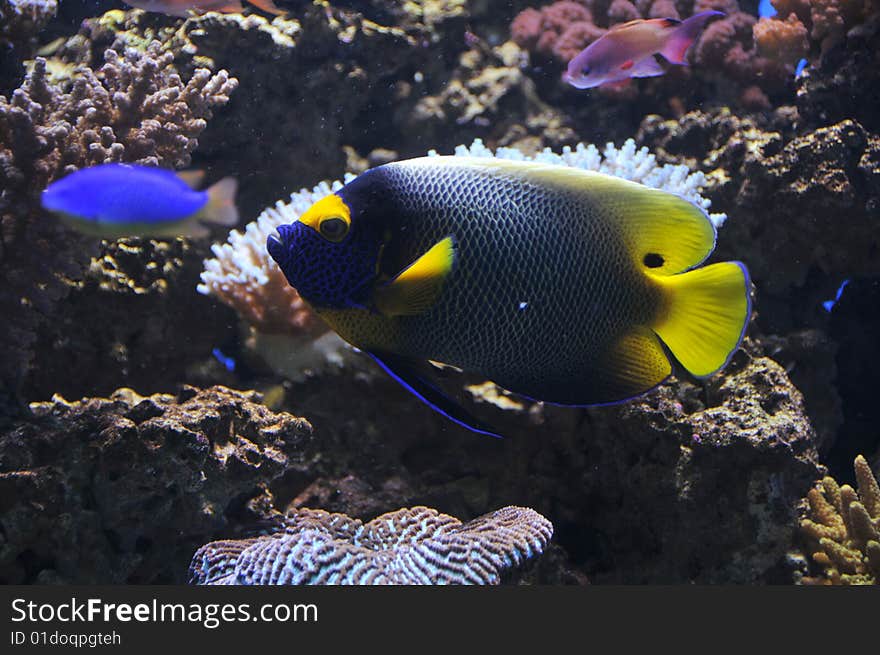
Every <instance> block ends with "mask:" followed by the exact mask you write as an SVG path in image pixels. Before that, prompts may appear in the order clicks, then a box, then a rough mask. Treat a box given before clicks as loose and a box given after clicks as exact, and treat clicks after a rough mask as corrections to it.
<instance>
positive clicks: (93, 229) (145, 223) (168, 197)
mask: <svg viewBox="0 0 880 655" xmlns="http://www.w3.org/2000/svg"><path fill="white" fill-rule="evenodd" d="M201 178H202V173H201V171H186V172H183V173H174V172H173V171H169V170H166V169H163V168H150V167H147V166H134V165H127V164H102V165H100V166H93V167H91V168H83V169H81V170H78V171H76V172H74V173H71V174H70V175H67V176H66V177H63V178H62V179H60V180H58V181H56V182H53V183H52V184H50V185H49V186H48V187H47V188H46V190H45V191H43V196H42V204H43V207H44V208H45V209H48V210H49V211H52V212H54V213H56V214H57V215H58V216H59V217H60V218H61V219H62V220H63V221H64V222H65V223H67V224H68V225H70V226H72V227H73V228H75V229H76V230H78V231H80V232H82V233H84V234H88V235H91V236H97V237H101V238H103V239H118V238H120V237H128V236H143V237H178V236H184V237H202V236H206V235H207V234H209V230H208V228H207V227H206V226H205V225H203V224H202V223H203V222H204V223H214V224H217V225H225V226H232V225H235V224H236V223H238V210H237V209H236V207H235V192H236V190H237V189H238V183H237V182H236V180H235V178H232V177H225V178H223V179H222V180H220V181H219V182H217V183H216V184H214V185H213V186H211V187H210V188H208V189H206V190H204V191H196V190H195V189H193V188H191V185H192V186H196V185H198V183H199V182H200V181H201Z"/></svg>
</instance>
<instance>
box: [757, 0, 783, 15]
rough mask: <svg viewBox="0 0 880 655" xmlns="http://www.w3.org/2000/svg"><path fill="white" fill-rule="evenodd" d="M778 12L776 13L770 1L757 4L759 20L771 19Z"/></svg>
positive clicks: (762, 0) (763, 0)
mask: <svg viewBox="0 0 880 655" xmlns="http://www.w3.org/2000/svg"><path fill="white" fill-rule="evenodd" d="M778 13H779V12H778V11H776V7H774V6H773V5H772V4H771V3H770V0H760V2H759V3H758V17H759V18H773V16H775V15H776V14H778Z"/></svg>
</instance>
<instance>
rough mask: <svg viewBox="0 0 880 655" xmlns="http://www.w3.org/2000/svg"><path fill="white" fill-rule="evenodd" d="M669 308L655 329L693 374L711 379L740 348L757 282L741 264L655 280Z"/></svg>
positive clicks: (720, 265) (659, 277)
mask: <svg viewBox="0 0 880 655" xmlns="http://www.w3.org/2000/svg"><path fill="white" fill-rule="evenodd" d="M650 277H652V278H653V279H654V281H655V282H656V283H657V284H658V286H659V287H660V289H661V294H662V296H663V303H662V305H663V309H662V310H661V312H660V314H659V316H658V319H657V321H656V323H655V324H654V325H653V326H652V327H653V329H654V331H655V332H656V333H657V335H658V336H659V337H660V338H661V339H662V340H663V343H665V344H666V345H667V347H668V348H669V350H670V351H671V352H672V354H673V355H674V356H675V358H676V359H677V360H678V361H679V362H680V363H681V365H682V366H684V367H685V368H686V369H687V370H688V371H690V373H692V374H693V375H695V376H697V377H706V376H708V375H711V374H712V373H714V372H715V371H717V370H718V369H720V368H722V367H723V366H724V365H725V364H726V363H727V360H728V359H730V356H731V355H732V354H733V352H734V351H735V350H736V349H737V347H738V346H739V344H740V342H741V341H742V339H743V335H744V334H745V329H746V326H747V325H748V322H749V317H750V314H751V300H750V294H751V282H750V281H749V273H748V270H746V267H745V266H744V265H743V264H741V263H740V262H722V263H720V264H712V265H711V266H705V267H703V268H698V269H695V270H693V271H688V272H687V273H681V274H679V275H669V276H653V275H651V276H650Z"/></svg>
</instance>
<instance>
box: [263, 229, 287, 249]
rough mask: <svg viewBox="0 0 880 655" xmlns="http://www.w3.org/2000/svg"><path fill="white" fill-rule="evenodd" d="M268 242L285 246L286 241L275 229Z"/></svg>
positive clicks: (267, 239)
mask: <svg viewBox="0 0 880 655" xmlns="http://www.w3.org/2000/svg"><path fill="white" fill-rule="evenodd" d="M266 241H267V242H268V243H271V244H275V245H279V246H283V245H284V239H282V238H281V233H280V232H279V231H278V230H277V229H275V230H272V231H271V232H270V233H269V236H268V237H267V238H266Z"/></svg>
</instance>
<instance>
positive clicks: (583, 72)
mask: <svg viewBox="0 0 880 655" xmlns="http://www.w3.org/2000/svg"><path fill="white" fill-rule="evenodd" d="M589 74H590V67H589V66H584V67H583V68H582V69H581V75H589Z"/></svg>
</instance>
